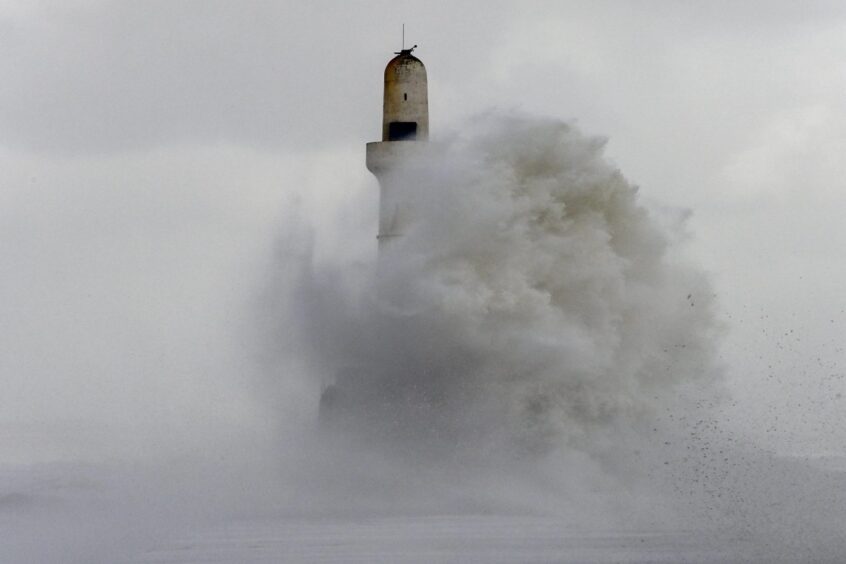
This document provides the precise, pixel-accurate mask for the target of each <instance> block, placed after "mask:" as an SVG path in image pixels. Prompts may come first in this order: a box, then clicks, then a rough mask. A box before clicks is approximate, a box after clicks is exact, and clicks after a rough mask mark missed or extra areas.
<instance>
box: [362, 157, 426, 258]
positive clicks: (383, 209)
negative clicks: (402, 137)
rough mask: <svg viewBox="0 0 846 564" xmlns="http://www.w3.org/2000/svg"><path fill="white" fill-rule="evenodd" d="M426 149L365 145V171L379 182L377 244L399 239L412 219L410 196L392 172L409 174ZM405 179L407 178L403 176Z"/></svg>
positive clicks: (411, 200)
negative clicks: (374, 176)
mask: <svg viewBox="0 0 846 564" xmlns="http://www.w3.org/2000/svg"><path fill="white" fill-rule="evenodd" d="M424 147H425V145H424V144H423V143H420V142H415V141H387V142H382V143H379V142H376V143H368V144H367V169H368V170H369V171H370V172H372V173H373V174H375V175H376V177H377V178H378V179H379V235H378V238H379V241H380V243H384V242H385V241H386V240H388V239H390V238H391V237H397V236H399V235H402V233H403V230H404V227H405V226H406V225H407V224H408V222H409V221H410V219H411V214H412V211H413V210H412V208H413V197H412V196H413V195H412V194H410V193H409V192H410V191H411V187H409V186H403V185H402V183H401V182H400V181H399V180H398V179H397V178H396V177H395V175H394V174H392V171H400V170H408V167H409V165H411V164H412V163H413V162H414V161H413V159H414V157H415V156H419V155H420V154H421V152H422V151H423V149H424ZM406 178H407V176H406Z"/></svg>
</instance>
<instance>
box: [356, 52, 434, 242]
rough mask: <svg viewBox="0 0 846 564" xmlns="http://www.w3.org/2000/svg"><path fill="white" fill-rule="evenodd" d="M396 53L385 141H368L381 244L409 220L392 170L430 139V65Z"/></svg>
mask: <svg viewBox="0 0 846 564" xmlns="http://www.w3.org/2000/svg"><path fill="white" fill-rule="evenodd" d="M415 47H417V46H416V45H415V46H414V47H412V48H411V49H403V50H401V51H400V52H399V53H396V57H394V58H393V59H391V60H390V62H389V63H388V66H387V67H385V97H384V103H383V106H382V141H377V142H373V143H368V144H367V169H368V170H369V171H370V172H372V173H373V174H375V175H376V178H377V179H378V180H379V191H380V197H379V235H378V239H379V246H380V247H382V246H383V245H384V244H385V243H386V242H387V240H389V239H390V238H392V237H397V236H399V235H402V233H403V229H404V227H405V226H406V224H407V222H408V220H409V213H410V210H409V209H408V201H407V199H406V198H404V197H403V194H402V192H403V190H402V188H403V187H402V186H399V185H398V183H397V182H396V181H394V179H393V176H392V172H393V171H394V170H396V168H397V167H398V165H399V164H400V163H402V162H404V161H407V160H408V159H409V158H410V157H412V156H413V155H414V154H416V153H418V152H419V151H420V149H421V143H425V142H426V141H427V140H428V139H429V96H428V87H427V85H426V67H424V66H423V63H422V62H421V61H420V59H418V58H417V57H415V56H414V55H412V54H411V52H412V51H414V49H415Z"/></svg>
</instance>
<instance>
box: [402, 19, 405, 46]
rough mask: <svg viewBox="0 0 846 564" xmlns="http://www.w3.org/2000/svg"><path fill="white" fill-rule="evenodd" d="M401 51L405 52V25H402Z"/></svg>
mask: <svg viewBox="0 0 846 564" xmlns="http://www.w3.org/2000/svg"><path fill="white" fill-rule="evenodd" d="M402 49H403V51H405V24H404V23H403V24H402Z"/></svg>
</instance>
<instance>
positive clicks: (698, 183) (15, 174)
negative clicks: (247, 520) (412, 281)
mask: <svg viewBox="0 0 846 564" xmlns="http://www.w3.org/2000/svg"><path fill="white" fill-rule="evenodd" d="M843 6H844V5H843V3H842V2H835V1H832V2H813V1H806V2H793V1H773V0H770V1H749V2H729V1H704V0H702V1H699V2H693V1H691V2H669V1H668V2H657V1H656V2H649V1H643V2H622V1H620V2H561V1H557V2H527V1H520V2H517V1H514V2H502V1H484V2H481V1H466V2H456V1H449V2H447V1H440V0H438V1H427V2H422V1H417V2H400V1H373V2H353V1H350V2H342V1H335V2H328V1H309V2H285V1H280V2H270V1H267V2H258V1H239V2H233V1H228V2H227V1H218V0H203V1H200V0H194V1H191V0H185V1H180V0H168V1H158V0H151V1H146V2H118V1H101V0H81V1H68V0H64V1H58V0H56V1H38V0H20V1H14V0H3V1H0V42H2V44H0V46H2V48H1V49H0V76H2V81H0V267H1V268H2V276H0V319H2V325H0V339H2V341H0V342H2V345H1V346H2V348H0V378H2V381H0V386H2V389H3V392H2V394H0V452H2V453H3V455H4V456H5V457H6V460H21V461H28V460H33V459H50V458H51V457H57V456H87V455H90V454H91V452H93V451H98V449H103V448H106V449H107V450H109V452H110V454H114V455H123V454H130V453H133V452H137V451H138V449H142V450H143V449H158V448H164V449H179V448H183V447H184V445H185V444H186V443H187V442H189V441H190V442H192V443H193V442H194V441H195V440H196V433H197V429H200V428H202V429H204V430H206V431H204V432H205V433H211V432H212V431H208V430H207V429H217V428H224V427H227V426H231V425H249V424H251V423H250V422H251V421H258V420H262V419H263V418H264V417H266V416H267V413H266V411H267V410H269V408H266V407H262V406H261V405H260V402H257V401H256V399H255V397H254V395H255V390H254V389H252V388H253V386H252V384H251V383H250V382H249V378H248V377H247V376H246V374H248V373H250V372H251V371H252V370H254V367H253V366H252V363H253V360H252V358H253V357H252V351H253V349H254V348H257V347H254V345H253V344H252V343H251V338H250V331H249V330H246V329H244V327H248V326H249V325H250V321H249V320H250V317H251V316H252V315H253V314H254V313H255V308H256V307H257V306H256V301H257V300H256V295H257V294H260V292H261V288H262V286H263V278H264V277H266V276H267V272H268V271H270V270H272V269H273V268H274V264H275V261H278V260H279V258H278V255H277V254H275V250H276V249H278V248H279V246H280V245H281V244H282V243H281V242H280V240H282V239H284V238H285V237H286V236H287V235H286V233H288V231H286V222H287V221H289V220H290V219H291V218H292V217H296V218H297V219H298V220H300V221H304V222H305V223H307V224H310V225H313V226H314V230H315V233H314V237H315V239H316V241H317V246H318V252H319V255H320V256H322V257H324V258H325V259H326V260H350V257H366V256H367V255H368V253H372V246H373V235H374V234H375V229H376V225H375V222H376V205H377V200H376V182H375V179H373V178H372V177H371V176H370V175H369V173H368V172H367V171H366V169H365V167H364V144H365V142H367V141H373V140H377V139H378V137H379V135H380V131H381V89H382V71H383V69H384V65H385V63H386V62H387V61H388V60H389V58H390V57H391V56H392V52H393V51H395V50H398V49H399V48H400V42H401V26H402V24H403V23H405V24H406V43H407V44H418V45H419V47H418V50H417V51H416V52H415V54H417V55H418V56H419V57H420V58H421V59H422V60H423V62H424V63H425V64H426V66H427V70H428V76H429V99H430V116H431V117H430V127H431V129H430V131H431V133H432V136H433V137H435V138H437V137H438V135H439V134H442V133H443V132H445V131H448V130H449V129H450V128H454V127H460V124H461V123H462V120H464V119H466V118H468V117H470V116H473V115H474V114H477V113H479V112H484V111H485V110H488V109H490V108H499V109H506V110H512V109H516V110H521V111H524V112H528V113H531V114H537V115H545V116H551V117H554V118H558V119H562V120H566V121H571V122H574V123H576V124H577V125H578V126H579V127H580V128H581V129H582V130H584V131H585V132H586V133H588V134H592V135H601V136H605V137H607V138H608V139H609V143H608V149H607V153H608V156H609V158H610V159H612V160H613V161H614V162H615V163H616V164H617V165H618V166H619V167H620V169H621V170H622V172H623V173H624V174H625V175H626V176H627V177H628V178H629V179H630V180H631V181H633V182H634V183H636V184H638V185H639V186H640V194H641V197H642V198H643V200H644V201H645V202H647V203H649V204H650V205H652V206H656V207H660V206H671V207H675V208H683V209H688V210H690V211H691V212H692V216H691V219H690V221H689V232H690V235H691V241H690V243H689V247H688V251H689V258H690V260H691V261H694V262H698V263H700V264H702V265H703V267H704V268H705V269H706V270H707V271H709V272H710V273H711V275H712V278H713V281H714V285H715V289H716V291H717V293H718V297H719V301H720V303H721V310H722V317H723V318H724V320H725V321H726V323H727V328H728V329H727V335H726V344H725V347H724V351H725V353H724V354H725V358H726V361H727V362H728V365H729V375H730V381H731V386H732V389H733V390H734V393H735V394H736V398H737V401H738V402H739V404H740V405H741V408H738V411H739V412H743V413H744V414H745V417H747V418H748V419H749V421H751V422H753V423H754V429H753V430H752V431H751V432H752V433H753V434H754V435H755V436H756V437H757V438H758V439H759V440H760V441H761V442H762V443H763V444H766V445H768V446H771V447H772V448H775V449H780V450H783V451H791V452H798V451H806V452H807V451H825V450H829V451H830V450H836V449H837V448H838V445H839V444H842V438H843V437H844V436H846V432H844V428H843V423H840V422H839V420H840V418H839V411H840V407H841V404H840V403H839V402H838V401H836V394H837V393H840V392H841V391H846V390H842V389H841V388H842V387H843V384H842V381H841V380H837V379H836V378H835V379H832V375H835V376H836V375H842V374H843V373H844V370H846V365H844V361H845V360H846V359H844V352H843V337H844V329H846V313H844V308H846V297H844V294H843V290H842V289H843V288H844V287H846V250H844V245H843V244H842V241H844V236H846V227H844V226H843V220H842V215H843V210H844V209H846V205H844V204H846V196H844V194H846V186H844V184H846V181H844V177H846V174H844V173H846V165H844V159H843V155H844V154H846V96H844V92H846V7H843ZM803 401H804V402H805V407H804V408H799V409H796V408H795V405H794V404H796V403H802V402H803ZM844 401H846V400H844ZM788 408H790V410H789V411H790V413H791V414H792V416H791V417H792V419H789V423H788V424H783V425H785V428H784V429H782V431H783V432H782V433H781V434H780V436H779V438H778V439H771V438H769V436H768V435H767V434H766V433H765V432H764V429H765V428H766V427H767V425H768V424H769V422H770V419H771V418H772V417H773V415H774V414H776V413H778V412H781V411H783V410H785V409H788ZM782 421H784V419H782ZM104 425H108V430H104V429H103V427H104ZM838 425H840V427H838ZM69 429H72V430H73V432H71V431H70V430H69ZM79 429H87V431H86V432H85V433H78V432H77V431H78V430H79ZM115 429H117V430H119V431H118V432H115V431H114V430H115ZM165 430H166V433H163V431H165ZM112 434H115V435H120V439H117V438H115V439H113V440H110V439H109V438H108V436H111V435H112ZM163 434H164V435H166V436H162V435H163ZM104 435H105V436H106V437H105V438H104ZM22 437H23V440H22ZM127 437H132V438H131V439H128V438H127ZM92 444H96V447H93V446H92ZM104 445H105V446H104Z"/></svg>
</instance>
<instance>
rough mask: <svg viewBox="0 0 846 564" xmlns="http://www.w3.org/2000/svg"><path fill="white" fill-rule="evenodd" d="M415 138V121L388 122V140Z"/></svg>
mask: <svg viewBox="0 0 846 564" xmlns="http://www.w3.org/2000/svg"><path fill="white" fill-rule="evenodd" d="M416 138H417V122H416V121H392V122H391V123H389V124H388V141H414V139H416Z"/></svg>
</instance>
